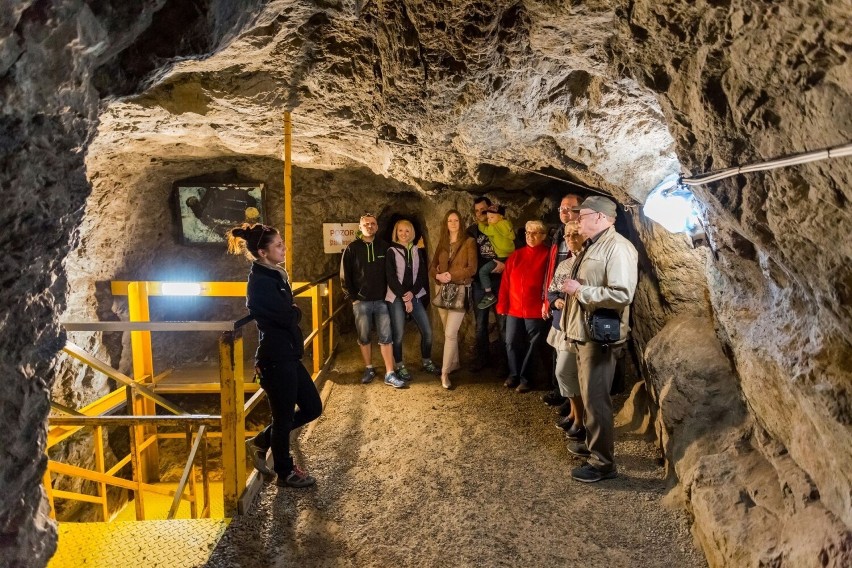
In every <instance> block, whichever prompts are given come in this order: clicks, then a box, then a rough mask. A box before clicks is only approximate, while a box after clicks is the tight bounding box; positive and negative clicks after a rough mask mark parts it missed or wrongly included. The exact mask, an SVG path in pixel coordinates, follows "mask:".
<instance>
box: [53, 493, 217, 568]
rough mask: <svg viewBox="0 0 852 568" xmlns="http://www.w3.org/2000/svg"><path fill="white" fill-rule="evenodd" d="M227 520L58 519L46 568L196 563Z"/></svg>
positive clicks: (201, 560) (176, 566) (208, 550)
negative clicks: (56, 539) (54, 545)
mask: <svg viewBox="0 0 852 568" xmlns="http://www.w3.org/2000/svg"><path fill="white" fill-rule="evenodd" d="M146 505H147V503H146ZM229 522H230V519H173V520H171V521H138V522H137V521H114V522H111V523H60V524H59V545H58V548H57V551H56V554H55V555H54V556H53V558H52V559H51V560H50V562H49V563H48V568H71V567H73V568H79V567H81V566H85V567H87V568H119V567H128V568H154V567H157V568H160V567H174V568H189V567H191V566H202V565H204V563H206V562H207V559H208V558H210V554H211V553H212V552H213V549H214V548H216V543H217V542H219V539H220V538H221V537H222V534H223V533H224V532H225V528H226V527H227V526H228V523H229Z"/></svg>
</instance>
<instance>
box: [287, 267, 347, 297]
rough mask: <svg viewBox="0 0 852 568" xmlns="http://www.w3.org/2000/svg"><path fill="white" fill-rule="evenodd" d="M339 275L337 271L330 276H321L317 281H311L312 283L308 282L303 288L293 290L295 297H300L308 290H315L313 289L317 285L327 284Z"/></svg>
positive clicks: (330, 273)
mask: <svg viewBox="0 0 852 568" xmlns="http://www.w3.org/2000/svg"><path fill="white" fill-rule="evenodd" d="M337 274H338V272H337V271H336V270H335V271H334V272H329V273H328V274H325V275H323V276H320V277H319V278H317V279H315V280H311V281H310V282H308V283H307V284H304V285H302V286H299V287H298V288H296V289H295V290H293V296H298V295H299V294H301V293H302V292H305V291H307V290H310V289H311V288H313V287H314V286H316V285H317V284H322V283H323V282H326V281H327V280H331V279H332V278H334V277H335V275H337Z"/></svg>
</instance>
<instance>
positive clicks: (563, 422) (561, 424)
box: [556, 416, 574, 434]
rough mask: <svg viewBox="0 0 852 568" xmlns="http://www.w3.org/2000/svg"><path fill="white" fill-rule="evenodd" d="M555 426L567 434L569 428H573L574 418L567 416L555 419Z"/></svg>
mask: <svg viewBox="0 0 852 568" xmlns="http://www.w3.org/2000/svg"><path fill="white" fill-rule="evenodd" d="M556 427H557V428H559V429H560V430H562V431H563V432H565V433H566V434H567V433H568V432H569V431H570V430H571V429H573V428H574V419H573V418H570V417H568V416H566V417H564V418H560V419H559V420H557V421H556Z"/></svg>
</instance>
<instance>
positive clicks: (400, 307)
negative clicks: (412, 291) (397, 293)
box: [388, 298, 432, 364]
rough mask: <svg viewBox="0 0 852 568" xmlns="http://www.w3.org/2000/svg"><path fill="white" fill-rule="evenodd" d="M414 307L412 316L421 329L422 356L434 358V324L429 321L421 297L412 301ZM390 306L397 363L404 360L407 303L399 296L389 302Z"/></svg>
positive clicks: (394, 355)
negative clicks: (403, 346)
mask: <svg viewBox="0 0 852 568" xmlns="http://www.w3.org/2000/svg"><path fill="white" fill-rule="evenodd" d="M411 305H412V306H413V307H414V309H413V310H412V311H411V318H412V319H413V320H414V323H415V324H416V325H417V329H419V330H420V356H421V357H422V358H423V359H431V358H432V324H431V323H429V315H428V314H427V313H426V307H425V306H424V305H423V302H421V301H420V298H414V299H413V300H412V301H411ZM388 306H389V307H390V321H391V329H392V330H393V360H394V362H395V363H396V364H400V363H402V362H403V359H402V336H403V332H404V331H405V304H404V303H403V302H402V299H400V298H397V299H396V300H394V301H393V302H388Z"/></svg>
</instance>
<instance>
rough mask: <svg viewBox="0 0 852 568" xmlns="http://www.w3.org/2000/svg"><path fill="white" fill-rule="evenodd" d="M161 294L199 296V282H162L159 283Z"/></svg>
mask: <svg viewBox="0 0 852 568" xmlns="http://www.w3.org/2000/svg"><path fill="white" fill-rule="evenodd" d="M160 292H161V293H162V294H163V296H200V295H201V284H199V283H198V282H163V283H162V284H161V285H160Z"/></svg>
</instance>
